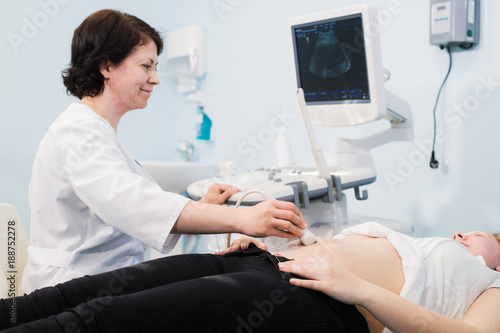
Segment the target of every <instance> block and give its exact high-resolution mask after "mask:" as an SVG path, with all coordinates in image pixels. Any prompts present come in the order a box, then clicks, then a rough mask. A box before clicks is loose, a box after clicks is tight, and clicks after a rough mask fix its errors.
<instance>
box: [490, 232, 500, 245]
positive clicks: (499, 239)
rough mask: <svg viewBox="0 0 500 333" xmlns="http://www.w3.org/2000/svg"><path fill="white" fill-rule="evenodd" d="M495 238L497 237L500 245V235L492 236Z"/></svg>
mask: <svg viewBox="0 0 500 333" xmlns="http://www.w3.org/2000/svg"><path fill="white" fill-rule="evenodd" d="M492 235H493V236H495V238H496V239H497V241H498V242H499V243H500V234H492Z"/></svg>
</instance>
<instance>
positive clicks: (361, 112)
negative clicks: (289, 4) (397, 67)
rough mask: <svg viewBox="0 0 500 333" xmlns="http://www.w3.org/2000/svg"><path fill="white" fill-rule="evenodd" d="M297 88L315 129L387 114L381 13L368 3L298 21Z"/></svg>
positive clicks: (293, 26) (295, 28)
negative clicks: (381, 42)
mask: <svg viewBox="0 0 500 333" xmlns="http://www.w3.org/2000/svg"><path fill="white" fill-rule="evenodd" d="M289 24H290V27H291V37H292V48H293V55H294V63H295V74H296V79H297V88H302V90H303V91H304V98H305V101H306V104H307V109H308V112H309V115H310V118H311V122H312V124H314V125H322V126H352V125H359V124H363V123H367V122H371V121H374V120H377V119H379V118H382V117H384V115H385V112H386V105H385V98H384V94H385V90H384V74H383V68H382V61H381V55H380V41H379V31H378V22H377V19H376V11H375V9H373V8H372V7H369V6H366V5H356V6H352V7H347V8H341V9H334V10H329V11H326V12H321V13H316V14H312V15H306V16H302V17H297V18H293V19H291V20H290V22H289Z"/></svg>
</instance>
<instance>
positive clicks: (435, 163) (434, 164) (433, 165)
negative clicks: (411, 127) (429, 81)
mask: <svg viewBox="0 0 500 333" xmlns="http://www.w3.org/2000/svg"><path fill="white" fill-rule="evenodd" d="M442 48H443V47H442ZM446 51H448V56H449V58H450V65H449V67H448V72H447V73H446V76H445V78H444V80H443V83H441V88H439V92H438V94H437V97H436V103H435V104H434V111H433V117H434V135H433V139H432V154H431V161H430V163H429V165H430V167H431V168H432V169H436V168H437V167H438V166H439V162H438V161H437V160H436V155H435V153H434V147H435V145H436V131H437V130H436V108H437V106H438V103H439V96H440V95H441V91H442V90H443V87H444V84H445V83H446V80H448V76H449V75H450V72H451V65H452V61H451V51H450V47H449V46H446Z"/></svg>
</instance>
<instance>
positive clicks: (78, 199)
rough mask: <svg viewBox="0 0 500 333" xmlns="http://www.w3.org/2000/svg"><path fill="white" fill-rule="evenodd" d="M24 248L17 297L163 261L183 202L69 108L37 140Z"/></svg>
mask: <svg viewBox="0 0 500 333" xmlns="http://www.w3.org/2000/svg"><path fill="white" fill-rule="evenodd" d="M29 200H30V206H31V240H30V246H29V248H28V263H27V266H26V268H25V270H24V274H23V278H22V290H23V292H30V291H32V290H34V289H37V288H40V287H45V286H50V285H55V284H57V283H60V282H64V281H67V280H69V279H72V278H75V277H80V276H83V275H86V274H97V273H101V272H104V271H109V270H112V269H116V268H120V267H123V266H127V265H130V264H133V263H136V262H140V261H143V260H144V251H145V249H146V248H147V247H148V246H151V247H153V248H154V249H156V250H158V251H160V252H163V253H166V252H168V251H170V250H171V249H172V248H173V247H174V246H175V244H176V243H177V240H178V239H179V235H171V234H170V231H171V229H172V227H173V225H174V224H175V222H176V220H177V218H178V216H179V214H180V213H181V211H182V209H183V208H184V206H185V205H186V203H187V202H188V201H189V199H187V198H185V197H183V196H181V195H177V194H174V193H169V192H165V191H163V190H162V189H161V188H160V186H159V185H158V184H157V183H156V182H155V181H154V180H153V178H152V177H151V176H150V175H149V174H148V173H147V172H146V171H145V170H144V169H143V168H142V166H141V165H140V164H139V163H138V162H137V161H136V160H135V159H134V158H133V157H132V155H131V154H130V153H129V152H128V151H127V150H126V149H124V148H123V147H122V145H121V144H120V142H119V140H118V137H117V135H116V133H115V132H114V130H113V128H112V127H111V126H110V125H109V123H108V122H107V121H106V120H105V119H103V118H101V117H100V116H98V115H97V114H96V113H95V112H94V111H93V110H92V109H91V108H89V107H87V106H85V105H82V104H78V103H75V104H71V105H70V106H69V107H68V108H67V109H66V110H65V111H64V112H63V113H62V114H61V115H60V116H59V117H58V119H57V120H56V121H55V122H54V124H53V125H52V126H51V128H50V129H49V131H48V132H47V134H46V135H45V136H44V138H43V140H42V142H41V143H40V146H39V148H38V152H37V154H36V157H35V161H34V164H33V170H32V177H31V183H30V189H29Z"/></svg>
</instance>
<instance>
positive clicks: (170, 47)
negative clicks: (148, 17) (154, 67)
mask: <svg viewBox="0 0 500 333" xmlns="http://www.w3.org/2000/svg"><path fill="white" fill-rule="evenodd" d="M166 54H167V75H168V76H170V77H172V78H174V79H175V80H177V91H178V92H181V93H185V92H192V91H196V89H197V83H198V82H197V80H198V78H200V77H202V76H203V75H205V73H206V36H205V32H204V30H203V28H201V27H198V26H191V27H186V28H183V29H179V30H175V31H172V32H171V33H169V34H168V36H167V43H166Z"/></svg>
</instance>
